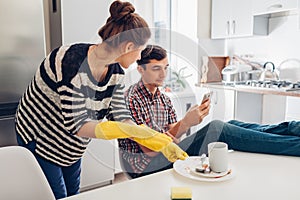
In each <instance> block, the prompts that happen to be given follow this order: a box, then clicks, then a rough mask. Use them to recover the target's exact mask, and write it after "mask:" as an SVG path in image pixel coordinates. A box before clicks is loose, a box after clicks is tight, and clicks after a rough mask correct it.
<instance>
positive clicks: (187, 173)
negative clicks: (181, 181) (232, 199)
mask: <svg viewBox="0 0 300 200" xmlns="http://www.w3.org/2000/svg"><path fill="white" fill-rule="evenodd" d="M199 163H200V156H190V157H188V158H187V159H185V160H177V161H176V162H175V163H174V164H173V168H174V170H175V171H176V172H177V173H178V174H180V175H182V176H184V177H187V178H190V179H193V180H198V181H207V182H220V181H226V180H229V179H232V178H233V177H234V174H235V171H234V169H233V168H232V167H230V173H229V174H227V175H224V174H223V176H222V175H221V174H220V173H219V176H218V177H211V176H213V175H211V176H210V177H204V176H201V173H198V172H194V170H195V167H196V166H199ZM227 173H228V172H227ZM214 174H216V173H214ZM225 174H226V172H225ZM220 176H221V177H220Z"/></svg>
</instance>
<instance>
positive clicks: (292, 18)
mask: <svg viewBox="0 0 300 200" xmlns="http://www.w3.org/2000/svg"><path fill="white" fill-rule="evenodd" d="M269 23H270V24H269V35H267V36H254V37H250V38H239V39H230V40H228V43H227V53H228V55H232V54H233V53H234V54H238V55H240V54H253V55H256V56H258V57H260V58H265V59H267V60H270V61H272V62H274V64H275V65H276V66H278V65H279V64H280V63H281V62H282V61H283V60H285V59H288V58H298V59H299V58H300V53H299V52H300V28H299V15H298V14H297V13H296V14H292V15H289V16H280V17H273V18H270V21H269Z"/></svg>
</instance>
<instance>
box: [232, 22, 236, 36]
mask: <svg viewBox="0 0 300 200" xmlns="http://www.w3.org/2000/svg"><path fill="white" fill-rule="evenodd" d="M235 25H236V22H235V20H233V21H232V32H233V34H235Z"/></svg>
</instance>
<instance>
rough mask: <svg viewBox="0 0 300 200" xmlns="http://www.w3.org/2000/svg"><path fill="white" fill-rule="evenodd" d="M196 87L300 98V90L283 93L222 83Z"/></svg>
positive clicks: (204, 84)
mask: <svg viewBox="0 0 300 200" xmlns="http://www.w3.org/2000/svg"><path fill="white" fill-rule="evenodd" d="M196 86H198V87H203V88H212V89H226V90H235V91H238V92H249V93H256V94H266V95H281V96H293V97H300V90H296V91H281V90H276V89H270V88H258V87H245V86H242V85H225V84H224V83H222V82H215V83H201V84H196Z"/></svg>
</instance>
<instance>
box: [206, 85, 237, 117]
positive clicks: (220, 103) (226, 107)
mask: <svg viewBox="0 0 300 200" xmlns="http://www.w3.org/2000/svg"><path fill="white" fill-rule="evenodd" d="M211 91H213V96H212V98H211V112H210V114H209V116H208V118H210V119H211V120H214V119H218V120H222V121H228V120H231V119H234V118H235V107H234V102H235V91H233V90H224V89H211Z"/></svg>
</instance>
